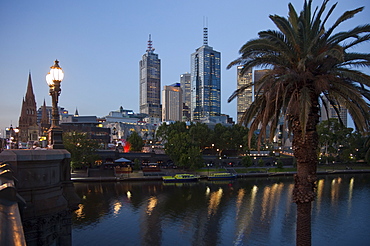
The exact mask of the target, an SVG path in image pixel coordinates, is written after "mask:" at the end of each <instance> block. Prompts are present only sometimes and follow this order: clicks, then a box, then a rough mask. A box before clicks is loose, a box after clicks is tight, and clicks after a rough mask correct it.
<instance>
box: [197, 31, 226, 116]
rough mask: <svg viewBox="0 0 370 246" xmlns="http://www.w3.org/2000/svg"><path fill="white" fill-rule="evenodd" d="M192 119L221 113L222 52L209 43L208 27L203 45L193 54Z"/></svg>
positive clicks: (204, 32)
mask: <svg viewBox="0 0 370 246" xmlns="http://www.w3.org/2000/svg"><path fill="white" fill-rule="evenodd" d="M191 99H192V101H191V120H192V121H200V120H201V119H203V118H207V117H212V116H219V115H220V114H221V53H220V52H218V51H216V50H214V49H213V48H212V47H210V46H209V45H208V27H204V28H203V45H202V46H201V47H199V48H198V49H196V50H195V52H194V53H193V54H191Z"/></svg>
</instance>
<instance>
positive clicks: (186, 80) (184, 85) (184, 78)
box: [180, 73, 191, 121]
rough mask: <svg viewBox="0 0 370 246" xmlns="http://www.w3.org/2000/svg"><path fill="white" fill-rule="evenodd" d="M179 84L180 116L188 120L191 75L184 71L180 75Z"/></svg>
mask: <svg viewBox="0 0 370 246" xmlns="http://www.w3.org/2000/svg"><path fill="white" fill-rule="evenodd" d="M180 85H181V89H182V104H183V107H182V116H183V120H185V121H189V120H190V118H191V117H190V106H191V75H190V73H184V74H181V75H180Z"/></svg>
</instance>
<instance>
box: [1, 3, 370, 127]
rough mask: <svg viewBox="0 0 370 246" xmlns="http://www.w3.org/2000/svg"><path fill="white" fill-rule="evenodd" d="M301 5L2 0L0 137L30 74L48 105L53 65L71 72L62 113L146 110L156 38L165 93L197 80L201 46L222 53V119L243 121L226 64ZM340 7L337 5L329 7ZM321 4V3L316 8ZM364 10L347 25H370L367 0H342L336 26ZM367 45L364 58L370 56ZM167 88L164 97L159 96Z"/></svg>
mask: <svg viewBox="0 0 370 246" xmlns="http://www.w3.org/2000/svg"><path fill="white" fill-rule="evenodd" d="M289 2H291V3H292V4H293V5H294V6H295V8H296V10H297V11H300V10H301V8H302V6H303V2H304V1H303V0H291V1H289V0H260V1H250V0H230V1H225V0H186V1H185V0H156V1H153V0H152V1H147V0H135V1H130V0H107V1H101V0H63V1H47V0H32V1H26V0H23V1H22V0H2V1H0V33H1V40H0V51H1V52H0V85H1V90H0V98H1V105H0V134H3V129H4V128H5V127H8V126H10V124H11V123H12V124H13V126H17V125H18V118H19V115H20V110H21V103H22V98H23V97H24V96H25V93H26V87H27V79H28V73H29V71H31V74H32V80H33V89H34V93H35V96H36V102H37V108H39V107H40V106H41V105H42V103H43V100H44V99H45V100H46V104H47V105H51V98H50V96H49V95H48V90H49V88H48V86H47V84H46V81H45V75H46V74H47V73H48V71H49V69H50V66H52V65H53V63H54V60H55V59H58V60H59V61H60V66H61V67H62V68H63V70H64V72H65V78H64V80H63V82H62V93H61V96H60V100H59V105H60V106H62V107H64V108H66V109H67V110H69V112H70V113H74V111H75V109H76V108H77V109H78V111H79V114H80V115H96V116H98V117H103V116H105V115H107V114H108V113H109V112H110V111H112V110H118V109H119V107H120V106H123V107H124V108H125V109H132V110H134V111H135V112H139V106H138V105H139V61H140V59H141V56H142V55H143V54H144V53H145V50H146V49H147V41H148V36H149V34H151V35H152V40H153V47H154V48H155V52H156V53H158V54H159V57H160V59H161V62H162V66H161V71H162V72H161V73H162V76H161V77H162V78H161V79H162V80H161V81H162V82H161V83H162V88H163V86H164V85H169V84H172V83H174V82H178V81H179V78H180V74H182V73H185V72H190V54H191V53H193V52H194V51H195V49H196V48H198V47H200V46H201V45H202V43H203V27H204V25H203V19H204V17H207V18H208V24H207V26H208V30H209V45H210V46H212V47H213V48H214V49H215V50H217V51H220V52H221V66H222V72H221V85H222V89H221V90H222V92H221V94H222V98H221V100H222V102H221V105H222V113H225V114H229V115H230V116H232V117H233V118H234V120H236V100H234V101H233V102H232V103H227V98H228V97H229V96H230V95H231V93H232V92H233V91H234V90H235V88H236V68H232V69H230V70H226V66H227V64H228V63H229V62H231V61H232V60H233V59H235V58H237V57H238V50H239V48H240V47H241V46H242V45H243V44H244V43H245V42H246V41H248V40H250V39H253V38H256V37H257V33H258V31H262V30H267V29H276V28H275V26H274V25H273V23H272V22H271V20H270V19H269V18H268V16H269V15H270V14H278V15H281V16H287V14H288V3H289ZM335 2H337V1H330V2H329V6H331V5H332V4H334V3H335ZM321 3H322V1H321V0H314V6H317V5H320V4H321ZM360 6H365V10H364V11H363V12H361V13H359V14H358V15H356V16H355V18H353V19H351V20H349V21H347V22H346V23H345V25H343V26H341V28H343V29H344V30H348V29H350V28H352V27H354V26H356V25H360V24H365V23H370V2H369V1H368V0H351V1H349V0H338V6H337V8H336V10H335V12H334V14H333V16H332V17H331V19H330V23H333V22H334V20H335V19H336V18H337V17H338V16H339V15H340V14H342V13H343V12H344V11H345V10H350V9H354V8H357V7H360ZM369 48H370V44H367V45H364V46H361V47H359V48H358V51H362V52H369V50H370V49H369ZM162 88H161V89H162Z"/></svg>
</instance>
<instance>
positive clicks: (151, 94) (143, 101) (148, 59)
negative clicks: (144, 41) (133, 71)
mask: <svg viewBox="0 0 370 246" xmlns="http://www.w3.org/2000/svg"><path fill="white" fill-rule="evenodd" d="M139 65H140V113H144V114H147V115H148V117H149V120H148V121H149V122H150V123H158V122H159V121H160V119H161V116H162V115H161V60H160V59H159V58H158V54H156V53H154V49H153V47H152V40H151V36H150V35H149V41H148V49H147V50H146V53H145V54H144V55H143V56H142V59H141V61H140V63H139Z"/></svg>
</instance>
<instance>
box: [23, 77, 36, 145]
mask: <svg viewBox="0 0 370 246" xmlns="http://www.w3.org/2000/svg"><path fill="white" fill-rule="evenodd" d="M18 127H19V130H20V135H19V136H20V138H19V140H20V141H21V142H28V141H37V140H38V126H37V111H36V100H35V94H34V93H33V87H32V79H31V73H29V74H28V85H27V91H26V96H25V97H24V98H23V102H22V109H21V115H20V116H19V122H18Z"/></svg>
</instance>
